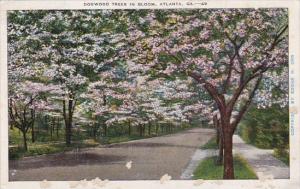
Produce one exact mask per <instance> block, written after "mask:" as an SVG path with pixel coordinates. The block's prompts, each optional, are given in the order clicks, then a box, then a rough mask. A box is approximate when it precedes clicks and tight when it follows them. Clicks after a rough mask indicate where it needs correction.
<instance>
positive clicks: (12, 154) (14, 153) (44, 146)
mask: <svg viewBox="0 0 300 189" xmlns="http://www.w3.org/2000/svg"><path fill="white" fill-rule="evenodd" d="M97 145H99V143H97V142H95V141H94V140H84V141H80V142H77V141H73V143H72V144H71V146H66V145H65V143H64V142H50V141H49V142H47V143H38V142H37V143H31V144H30V145H28V151H27V152H25V151H24V150H23V147H22V146H15V147H11V148H9V159H18V158H21V157H26V156H36V155H43V154H53V153H59V152H65V151H70V150H73V149H76V148H87V147H95V146H97Z"/></svg>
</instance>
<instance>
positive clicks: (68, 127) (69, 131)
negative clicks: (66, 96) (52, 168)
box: [63, 100, 74, 146]
mask: <svg viewBox="0 0 300 189" xmlns="http://www.w3.org/2000/svg"><path fill="white" fill-rule="evenodd" d="M73 108H74V107H73V100H68V107H67V108H66V101H65V100H63V114H64V120H65V126H66V128H65V135H66V145H67V146H70V145H71V136H72V117H73V115H72V114H73ZM66 109H68V114H67V111H66Z"/></svg>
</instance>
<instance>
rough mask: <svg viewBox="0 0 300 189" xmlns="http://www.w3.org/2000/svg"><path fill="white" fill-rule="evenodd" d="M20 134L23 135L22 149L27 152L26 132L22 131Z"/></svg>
mask: <svg viewBox="0 0 300 189" xmlns="http://www.w3.org/2000/svg"><path fill="white" fill-rule="evenodd" d="M22 134H23V148H24V150H25V151H26V152H27V151H28V147H27V136H26V131H24V130H22Z"/></svg>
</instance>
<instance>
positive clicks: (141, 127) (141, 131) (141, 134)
mask: <svg viewBox="0 0 300 189" xmlns="http://www.w3.org/2000/svg"><path fill="white" fill-rule="evenodd" d="M139 128H140V136H143V126H142V125H140V127H139Z"/></svg>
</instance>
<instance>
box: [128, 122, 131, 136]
mask: <svg viewBox="0 0 300 189" xmlns="http://www.w3.org/2000/svg"><path fill="white" fill-rule="evenodd" d="M128 135H129V136H130V135H131V123H130V121H129V123H128Z"/></svg>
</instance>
